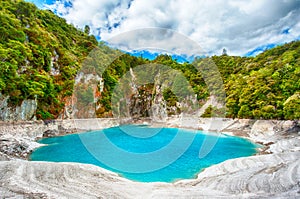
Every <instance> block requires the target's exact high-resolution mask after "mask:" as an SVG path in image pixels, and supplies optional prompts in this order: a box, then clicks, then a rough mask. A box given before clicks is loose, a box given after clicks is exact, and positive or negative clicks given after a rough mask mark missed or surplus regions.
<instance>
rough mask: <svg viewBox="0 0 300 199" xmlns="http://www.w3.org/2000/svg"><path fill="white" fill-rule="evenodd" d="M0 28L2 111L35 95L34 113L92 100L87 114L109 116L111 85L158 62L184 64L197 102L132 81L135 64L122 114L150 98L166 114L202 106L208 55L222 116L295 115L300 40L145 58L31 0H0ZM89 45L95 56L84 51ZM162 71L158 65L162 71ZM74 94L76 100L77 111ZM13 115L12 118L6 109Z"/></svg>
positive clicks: (51, 114) (41, 115)
mask: <svg viewBox="0 0 300 199" xmlns="http://www.w3.org/2000/svg"><path fill="white" fill-rule="evenodd" d="M0 35H1V36H0V59H1V60H2V62H1V63H0V64H1V65H0V92H1V95H0V102H1V103H0V109H2V112H5V111H4V109H6V106H8V107H18V106H21V105H23V104H24V101H26V100H32V102H33V101H34V103H36V106H37V107H36V109H34V113H33V114H34V115H35V116H36V118H37V119H51V118H58V117H60V116H61V117H64V118H65V116H64V115H65V114H66V112H67V111H66V110H67V109H71V111H69V113H68V117H78V115H77V116H74V112H77V114H79V115H81V117H85V114H89V112H90V109H88V108H86V107H88V106H90V107H92V109H93V108H95V107H96V110H94V115H90V116H97V117H112V116H113V114H114V112H113V110H112V106H114V105H112V103H111V101H112V93H113V92H114V89H115V86H116V85H117V83H118V82H119V81H120V79H121V78H122V77H123V76H124V75H125V74H126V73H127V74H128V73H129V71H130V69H134V68H136V67H137V66H140V65H143V64H162V65H166V66H169V67H171V68H173V69H176V70H177V71H181V72H182V74H183V75H184V76H185V77H186V78H187V80H188V81H189V84H190V85H191V87H192V89H193V91H194V93H195V94H196V95H197V96H196V97H197V101H198V103H196V102H195V101H193V100H191V99H189V100H186V101H185V107H183V104H182V103H181V104H180V103H178V101H179V100H180V99H179V98H180V96H176V95H175V94H174V90H172V89H170V88H171V87H167V86H166V87H162V88H156V87H155V86H154V85H155V83H157V82H152V83H149V84H147V85H145V86H141V85H133V83H134V82H132V81H133V80H132V79H133V76H134V75H137V74H134V72H133V74H131V75H133V76H129V77H127V80H126V81H129V82H130V83H131V84H130V85H133V86H132V87H130V88H129V91H128V95H126V96H125V97H124V98H120V99H122V100H123V101H126V102H127V103H128V104H129V110H128V113H124V114H123V116H129V115H130V116H134V117H148V116H149V115H150V114H151V106H152V105H153V104H155V103H156V104H158V105H160V106H163V107H165V108H164V109H165V110H158V112H156V113H155V114H161V111H165V112H166V113H167V114H168V115H172V114H178V113H180V112H181V111H182V110H183V109H184V108H187V109H188V108H189V107H192V106H194V105H195V104H199V106H201V105H202V104H204V103H205V101H206V100H207V99H208V97H209V95H210V93H209V91H208V88H207V85H206V84H205V81H204V79H203V77H202V75H201V73H200V72H199V71H197V69H196V68H195V67H194V66H197V65H201V63H203V62H204V61H205V60H207V59H211V60H212V61H213V62H214V63H215V64H216V66H217V67H218V69H219V71H220V73H221V75H222V79H223V83H224V88H225V91H226V107H227V109H226V116H227V117H231V118H255V119H299V118H300V78H299V77H300V58H299V56H300V42H299V41H295V42H291V43H288V44H285V45H283V46H279V47H276V48H274V49H271V50H268V51H266V52H264V53H261V54H260V55H258V56H256V57H248V58H246V57H234V56H229V55H222V56H213V57H211V58H205V59H196V60H195V61H194V63H191V64H189V63H183V64H180V63H178V62H176V60H173V59H172V57H171V56H168V55H160V56H158V57H157V58H156V59H155V60H153V61H149V60H147V59H144V58H142V57H133V56H131V55H128V54H122V53H121V52H120V51H118V50H114V49H111V48H109V47H107V46H106V45H104V44H103V43H101V42H100V43H98V42H97V41H96V39H95V37H94V36H90V35H89V34H88V30H86V31H85V32H84V31H82V30H79V29H77V28H75V27H74V26H72V25H70V24H67V23H66V21H65V20H64V19H62V18H60V17H58V16H56V15H55V14H54V13H52V12H51V11H49V10H39V9H37V8H36V7H35V6H34V4H30V3H25V2H24V1H22V0H16V1H11V0H2V1H1V2H0ZM95 49H96V50H95ZM92 50H93V51H92ZM91 51H92V52H93V53H94V55H95V56H94V57H93V56H88V55H89V53H90V52H91ZM95 57H96V59H94V58H95ZM113 58H115V59H113ZM83 65H84V67H82V66H83ZM106 65H108V66H107V67H106ZM104 68H105V70H104V71H103V69H104ZM167 73H168V71H165V74H164V73H163V72H161V73H160V75H162V76H163V75H167ZM79 74H83V75H88V74H92V75H94V76H96V77H97V78H96V80H97V81H98V82H96V84H95V85H96V86H94V87H93V88H91V87H89V82H87V81H86V80H82V81H78V82H77V84H76V86H75V88H74V85H75V80H78V75H79ZM76 76H77V77H76ZM76 78H77V79H76ZM100 80H101V81H103V85H102V86H103V88H100V87H101V85H100V84H99V81H100ZM179 82H180V81H179ZM163 83H164V82H160V84H163ZM173 86H174V87H172V88H175V90H176V89H178V92H183V91H182V90H180V89H181V88H180V84H177V85H173ZM74 89H75V91H76V92H75V94H74ZM130 89H131V90H130ZM95 97H96V98H95ZM185 97H189V96H185ZM74 99H75V100H74ZM73 101H76V103H77V107H75V109H76V111H74V105H73V104H72V103H73ZM187 101H188V102H187ZM4 102H5V103H4ZM6 102H7V104H6ZM95 102H96V106H95V104H94V103H95ZM34 103H33V105H34ZM1 104H2V105H1ZM79 106H80V107H81V108H80V107H79ZM21 107H22V106H21ZM24 109H25V108H24ZM216 109H217V108H216V107H211V106H210V107H208V109H207V110H206V111H205V114H204V115H203V117H210V116H212V110H216ZM16 111H17V109H16ZM118 111H119V112H121V110H118ZM190 111H193V108H191V110H190ZM72 114H73V116H72ZM152 114H153V113H152ZM5 117H6V116H5ZM3 118H4V116H3V117H2V119H3ZM10 119H13V118H9V117H8V120H10ZM27 119H32V118H27Z"/></svg>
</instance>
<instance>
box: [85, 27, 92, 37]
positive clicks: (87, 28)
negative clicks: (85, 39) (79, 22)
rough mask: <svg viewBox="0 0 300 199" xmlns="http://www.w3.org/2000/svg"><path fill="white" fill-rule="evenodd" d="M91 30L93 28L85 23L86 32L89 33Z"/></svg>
mask: <svg viewBox="0 0 300 199" xmlns="http://www.w3.org/2000/svg"><path fill="white" fill-rule="evenodd" d="M90 31H91V28H90V27H89V26H88V25H85V27H84V32H85V34H87V35H89V34H90Z"/></svg>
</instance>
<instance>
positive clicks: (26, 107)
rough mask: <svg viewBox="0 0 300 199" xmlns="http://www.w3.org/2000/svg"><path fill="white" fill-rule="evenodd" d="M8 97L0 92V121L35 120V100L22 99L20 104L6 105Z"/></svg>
mask: <svg viewBox="0 0 300 199" xmlns="http://www.w3.org/2000/svg"><path fill="white" fill-rule="evenodd" d="M8 100H9V97H6V96H3V95H1V93H0V121H20V120H23V121H24V120H35V112H36V109H37V101H36V100H30V99H27V100H24V101H23V102H22V104H21V105H20V106H17V107H10V106H8Z"/></svg>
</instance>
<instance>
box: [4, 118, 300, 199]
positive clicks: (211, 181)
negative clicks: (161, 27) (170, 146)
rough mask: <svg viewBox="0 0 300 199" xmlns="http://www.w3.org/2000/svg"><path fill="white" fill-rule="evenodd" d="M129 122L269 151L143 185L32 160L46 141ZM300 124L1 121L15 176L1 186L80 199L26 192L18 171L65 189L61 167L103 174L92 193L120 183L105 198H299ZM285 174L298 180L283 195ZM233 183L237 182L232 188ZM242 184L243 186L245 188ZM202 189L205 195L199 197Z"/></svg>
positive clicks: (69, 167) (187, 120)
mask: <svg viewBox="0 0 300 199" xmlns="http://www.w3.org/2000/svg"><path fill="white" fill-rule="evenodd" d="M126 123H135V124H147V125H150V126H160V125H163V126H165V127H176V128H187V129H197V130H204V131H217V132H220V133H222V134H226V135H234V136H239V137H243V138H247V139H249V140H251V141H253V142H255V143H259V144H263V145H264V147H263V150H260V151H259V153H258V154H256V155H254V156H249V157H245V158H237V159H231V160H227V161H225V162H222V163H219V164H217V165H213V166H211V167H208V168H206V169H204V170H203V171H202V172H200V173H199V174H198V177H197V178H196V179H191V180H179V181H176V182H174V183H139V182H133V181H129V180H126V179H123V178H121V177H119V176H117V175H116V174H114V173H111V172H109V171H107V170H105V169H101V168H96V166H93V165H84V164H77V163H49V162H30V161H27V160H26V158H27V157H28V155H29V154H30V152H31V151H32V150H33V149H35V148H37V147H39V146H41V145H40V144H38V143H36V140H37V139H40V138H42V137H51V136H60V135H66V134H70V133H78V132H83V131H89V130H96V129H102V128H108V127H112V126H118V125H120V124H126ZM299 124H300V122H299V121H278V120H246V119H243V120H241V119H226V118H200V119H197V118H193V117H192V116H190V117H185V118H180V117H172V118H168V119H167V120H166V121H164V122H163V123H160V122H149V120H140V121H134V122H132V121H130V120H129V119H127V120H122V121H121V122H120V121H118V120H116V119H109V118H108V119H86V120H55V121H48V122H43V121H35V122H31V121H28V122H0V140H1V146H0V147H1V151H0V160H2V161H0V170H1V173H3V174H4V175H5V173H9V172H12V174H11V176H6V177H5V176H4V177H2V178H1V180H0V181H1V183H2V184H6V185H7V186H2V187H1V186H0V193H1V194H0V195H5V194H7V193H9V194H11V195H16V196H17V195H18V194H19V193H20V192H22V193H23V195H26V194H31V193H39V194H44V195H45V196H47V197H54V198H59V197H60V196H64V194H65V195H66V197H71V196H74V198H78V196H76V194H69V193H62V192H59V193H60V194H61V195H57V194H56V193H55V192H54V191H51V190H44V189H42V188H35V189H32V190H31V189H30V188H28V187H27V188H26V186H25V185H24V183H25V184H26V183H30V180H29V179H27V177H26V175H25V176H24V174H20V171H18V168H20V167H21V168H24V171H25V170H26V172H29V173H31V175H33V176H36V175H38V173H39V170H43V169H45V170H47V172H46V171H44V176H43V178H41V179H39V180H38V181H39V183H45V182H48V184H47V185H45V186H49V187H53V186H56V185H58V184H60V180H58V179H56V178H54V179H52V178H51V179H52V180H51V179H50V178H49V177H50V176H51V175H50V174H51V173H48V172H49V170H53V169H54V168H56V169H57V168H59V169H58V170H59V171H57V172H56V171H52V172H55V175H58V176H59V175H63V176H64V175H66V174H65V173H69V170H74V171H76V172H79V173H81V172H84V173H85V174H86V175H91V174H93V173H94V174H95V173H97V175H99V173H100V174H101V175H102V176H103V178H101V179H99V178H97V179H98V180H96V181H100V182H96V181H95V182H92V183H90V184H88V183H86V184H85V186H88V187H89V189H93V188H92V187H93V186H95V187H98V188H99V185H102V186H103V185H105V187H107V185H108V184H111V183H112V182H115V183H116V184H117V185H112V184H111V186H112V187H111V188H107V190H104V189H103V188H101V189H100V190H101V191H100V192H101V193H102V195H106V194H110V195H111V196H122V197H124V198H132V197H136V196H138V195H139V194H144V193H146V196H145V197H146V198H147V196H148V198H152V196H156V195H157V194H158V195H159V196H161V195H162V196H165V197H172V196H173V197H175V196H180V197H190V196H199V197H206V196H207V197H212V196H224V197H225V196H226V197H228V196H230V197H232V196H237V197H241V196H243V197H244V196H251V197H259V196H268V195H269V197H271V196H274V194H275V196H282V197H283V196H290V195H292V196H294V195H295V194H299V195H300V193H298V190H299V186H300V183H299V182H300V177H299V176H300V166H299V165H300V164H298V161H297V160H299V159H300V139H299V131H300V129H299V126H300V125H299ZM74 127H75V128H74ZM279 160H281V161H279ZM283 160H284V161H283ZM296 163H297V164H296ZM234 165H238V166H234ZM29 168H31V169H30V171H28V169H29ZM249 168H250V169H249ZM7 169H9V170H7ZM65 169H67V170H65ZM262 169H263V170H265V172H259V173H257V172H258V170H262ZM273 170H274V171H273ZM17 171H18V172H17ZM285 172H286V174H285ZM21 173H22V172H21ZM87 173H88V174H87ZM265 173H267V174H270V175H271V176H272V175H273V176H275V177H273V178H271V176H265ZM279 174H280V175H281V176H286V177H288V178H289V177H291V176H290V175H292V177H291V180H287V181H288V183H286V185H285V184H281V183H280V187H282V188H281V189H279V190H278V187H277V188H276V187H274V185H272V183H275V182H273V181H276V182H277V183H278V180H279V181H280V180H282V179H281V178H283V177H280V176H277V175H279ZM28 175H29V174H28ZM95 175H96V174H95ZM249 175H250V176H251V179H255V180H256V181H257V180H260V179H265V180H266V181H269V180H271V181H270V183H269V184H270V186H261V185H260V184H259V183H258V184H257V182H256V181H255V182H253V183H252V181H251V180H250V181H249V180H248V181H249V182H248V181H247V178H249ZM276 176H277V177H276ZM20 178H22V179H20ZM90 178H91V179H94V178H93V176H90ZM91 179H90V180H91ZM65 180H67V182H68V183H67V182H64V183H66V184H67V185H66V186H70V187H72V183H71V181H72V180H75V184H76V183H79V182H78V179H77V180H76V179H75V178H73V177H70V176H69V177H67V178H66V179H65ZM70 180H71V181H70ZM230 180H231V182H230V183H229V181H230ZM244 180H245V181H244ZM272 180H273V181H272ZM240 181H243V183H244V184H243V183H242V184H241V182H240ZM20 182H22V183H20ZM217 182H218V183H217ZM220 182H226V183H229V185H230V186H229V185H226V184H219V183H220ZM251 183H252V184H251ZM12 184H17V186H16V187H13V186H12ZM298 184H299V185H298ZM118 185H122V186H124V187H123V188H120V187H119V186H118ZM246 185H247V186H246ZM36 186H37V185H36ZM132 186H136V187H138V189H139V190H136V191H135V190H133V189H132V188H130V187H132ZM260 186H261V187H260ZM37 187H38V186H37ZM80 187H81V186H80ZM232 187H236V188H232ZM243 187H244V188H243ZM266 187H268V188H266ZM118 188H119V189H118ZM198 189H199V190H200V189H201V190H204V191H203V192H199V190H198ZM67 190H68V189H67ZM185 190H190V192H188V193H187V192H186V191H185ZM122 192H125V193H126V194H125V195H122V194H121V193H122ZM83 193H86V194H87V195H89V194H91V195H93V194H94V195H97V194H98V195H99V191H97V190H94V193H87V192H83ZM104 193H105V194H104ZM100 195H101V194H100ZM88 198H89V197H88Z"/></svg>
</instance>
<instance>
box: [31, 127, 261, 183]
mask: <svg viewBox="0 0 300 199" xmlns="http://www.w3.org/2000/svg"><path fill="white" fill-rule="evenodd" d="M39 143H42V144H47V145H46V146H43V147H40V148H38V149H36V150H35V151H33V153H32V154H31V156H30V160H34V161H51V162H79V163H88V164H94V165H97V166H100V167H102V168H105V169H108V170H111V171H114V172H116V173H118V174H120V175H121V176H123V177H125V178H128V179H131V180H134V181H140V182H157V181H159V182H174V181H176V180H179V179H191V178H195V177H196V176H197V174H198V173H199V172H200V171H201V170H202V169H204V168H206V167H209V166H211V165H213V164H217V163H220V162H222V161H225V160H227V159H232V158H237V157H244V156H250V155H253V154H254V153H256V148H257V145H256V144H254V143H252V142H250V141H248V140H246V139H242V138H239V137H232V136H225V135H221V136H217V135H216V134H213V133H212V134H210V133H203V132H201V131H193V130H186V129H177V128H150V127H147V126H136V125H128V126H120V127H113V128H108V129H104V130H101V131H91V132H86V133H81V134H72V135H66V136H62V137H54V138H45V139H42V140H40V141H39ZM205 143H206V145H205ZM207 143H209V144H211V143H212V144H213V145H211V146H213V147H211V148H212V150H209V153H208V154H207V155H206V156H205V157H203V158H199V151H200V149H201V147H202V146H204V148H205V147H210V145H209V144H207Z"/></svg>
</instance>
